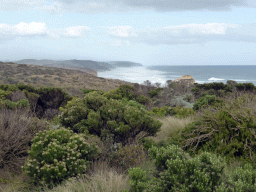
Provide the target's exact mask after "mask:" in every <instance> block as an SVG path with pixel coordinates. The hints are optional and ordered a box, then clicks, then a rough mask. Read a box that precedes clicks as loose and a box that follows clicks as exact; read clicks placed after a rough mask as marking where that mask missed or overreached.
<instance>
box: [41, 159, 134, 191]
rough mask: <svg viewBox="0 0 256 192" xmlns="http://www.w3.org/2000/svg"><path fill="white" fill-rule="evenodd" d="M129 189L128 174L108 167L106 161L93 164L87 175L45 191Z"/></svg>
mask: <svg viewBox="0 0 256 192" xmlns="http://www.w3.org/2000/svg"><path fill="white" fill-rule="evenodd" d="M125 189H129V176H128V175H126V174H124V173H120V172H118V171H117V170H115V169H113V168H110V167H109V165H108V164H107V163H106V162H104V161H103V162H101V161H99V162H96V163H94V164H93V166H92V169H91V173H90V174H89V176H86V177H83V178H79V179H73V180H70V181H66V182H65V183H63V184H62V185H60V186H57V187H55V188H53V189H52V190H47V189H45V191H46V192H74V191H79V192H121V191H122V190H125Z"/></svg>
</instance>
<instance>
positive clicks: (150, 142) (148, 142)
mask: <svg viewBox="0 0 256 192" xmlns="http://www.w3.org/2000/svg"><path fill="white" fill-rule="evenodd" d="M141 143H142V145H143V147H144V149H146V150H149V149H150V148H151V147H153V146H157V142H156V141H155V140H154V139H152V138H143V139H142V140H141Z"/></svg>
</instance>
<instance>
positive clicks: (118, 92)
mask: <svg viewBox="0 0 256 192" xmlns="http://www.w3.org/2000/svg"><path fill="white" fill-rule="evenodd" d="M103 95H104V96H105V97H107V98H108V99H117V100H122V99H126V100H128V101H130V100H134V101H137V102H138V103H140V104H143V105H147V104H149V103H150V101H151V100H150V98H148V97H146V96H144V95H141V94H139V93H137V92H136V91H135V88H134V86H131V85H120V86H119V87H118V88H117V89H115V90H111V91H109V92H106V93H104V94H103Z"/></svg>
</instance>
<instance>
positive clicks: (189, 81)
mask: <svg viewBox="0 0 256 192" xmlns="http://www.w3.org/2000/svg"><path fill="white" fill-rule="evenodd" d="M173 82H175V83H179V84H182V85H185V86H187V87H190V86H191V85H193V84H194V83H195V80H194V78H193V77H192V76H191V75H184V76H182V77H181V78H178V79H175V80H174V81H173Z"/></svg>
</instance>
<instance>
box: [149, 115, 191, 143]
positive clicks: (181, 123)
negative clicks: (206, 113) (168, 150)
mask: <svg viewBox="0 0 256 192" xmlns="http://www.w3.org/2000/svg"><path fill="white" fill-rule="evenodd" d="M193 119H194V117H193V116H191V117H187V118H182V119H180V118H176V117H172V116H168V117H164V118H158V120H159V121H161V122H162V123H163V125H162V127H161V130H160V131H159V132H158V133H157V135H156V137H152V138H153V139H154V140H155V141H156V142H157V143H159V142H164V141H167V140H168V138H169V137H170V135H171V134H172V133H174V132H176V131H177V130H180V129H183V128H185V127H186V126H187V125H188V124H189V123H192V122H193Z"/></svg>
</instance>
